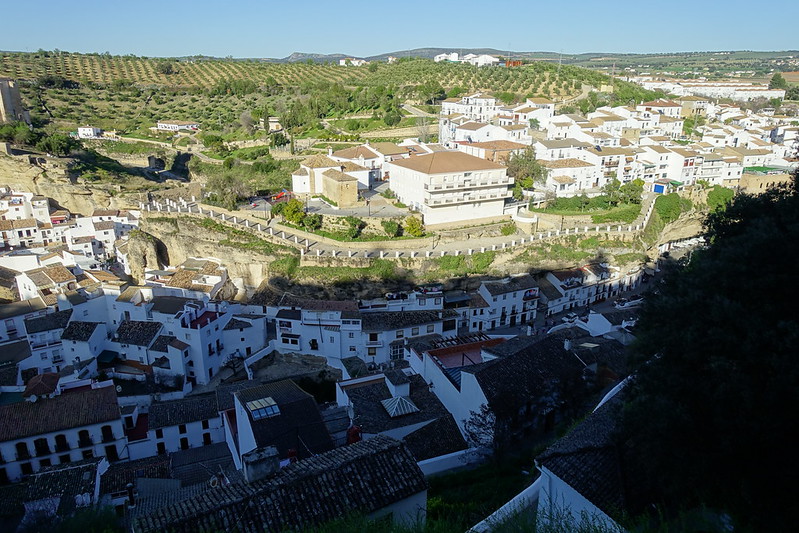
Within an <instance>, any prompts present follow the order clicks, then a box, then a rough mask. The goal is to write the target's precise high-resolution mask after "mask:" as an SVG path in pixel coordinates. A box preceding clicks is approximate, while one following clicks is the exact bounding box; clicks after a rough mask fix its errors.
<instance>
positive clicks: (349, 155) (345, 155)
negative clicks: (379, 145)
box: [333, 145, 378, 159]
mask: <svg viewBox="0 0 799 533" xmlns="http://www.w3.org/2000/svg"><path fill="white" fill-rule="evenodd" d="M333 155H334V156H336V157H340V158H342V159H358V158H360V157H361V156H363V158H364V159H377V157H378V156H377V154H375V153H374V152H373V151H372V150H370V149H369V148H368V147H366V146H363V145H359V146H352V147H350V148H344V149H342V150H337V151H335V152H333Z"/></svg>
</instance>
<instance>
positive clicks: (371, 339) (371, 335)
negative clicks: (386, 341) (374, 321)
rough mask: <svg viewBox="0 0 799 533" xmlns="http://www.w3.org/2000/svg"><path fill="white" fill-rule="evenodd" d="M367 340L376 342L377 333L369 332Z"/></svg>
mask: <svg viewBox="0 0 799 533" xmlns="http://www.w3.org/2000/svg"><path fill="white" fill-rule="evenodd" d="M369 342H377V333H370V334H369Z"/></svg>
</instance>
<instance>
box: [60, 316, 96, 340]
mask: <svg viewBox="0 0 799 533" xmlns="http://www.w3.org/2000/svg"><path fill="white" fill-rule="evenodd" d="M99 325H100V322H82V321H80V320H73V321H72V322H70V323H69V324H67V327H66V328H64V331H63V332H62V333H61V339H62V340H65V341H83V342H85V341H88V340H89V337H91V336H92V334H93V333H94V330H95V329H97V326H99Z"/></svg>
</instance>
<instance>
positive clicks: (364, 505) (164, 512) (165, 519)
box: [134, 436, 427, 533]
mask: <svg viewBox="0 0 799 533" xmlns="http://www.w3.org/2000/svg"><path fill="white" fill-rule="evenodd" d="M426 489H427V482H426V481H425V478H424V475H423V474H422V471H421V470H420V469H419V467H418V466H417V465H416V460H415V459H414V458H413V456H412V455H411V453H410V452H409V451H408V449H407V448H406V447H405V446H404V445H402V444H401V443H400V442H398V441H396V440H394V439H391V438H389V437H384V436H378V437H375V438H372V439H368V440H365V441H362V442H358V443H356V444H352V445H350V446H344V447H342V448H336V449H335V450H331V451H329V452H327V453H323V454H320V455H316V456H314V457H311V458H308V459H305V460H302V461H298V462H296V463H294V464H291V465H289V466H287V467H286V468H284V469H283V470H281V471H280V472H279V473H277V474H276V475H275V476H273V477H271V478H269V479H266V480H263V481H258V482H255V483H251V484H235V485H231V486H228V487H222V488H219V489H216V490H214V491H208V492H205V493H204V494H202V495H200V496H197V497H195V498H191V499H189V500H186V501H184V502H182V503H179V504H177V505H175V506H172V507H167V508H162V509H158V510H156V511H153V512H151V513H149V514H148V515H146V516H142V517H140V518H138V519H137V521H136V523H135V525H134V527H135V529H136V530H137V531H141V532H149V531H172V532H173V533H184V532H185V533H188V532H195V531H199V530H204V531H217V530H219V531H222V530H227V529H230V528H231V527H232V525H233V524H234V523H235V527H236V528H237V529H238V530H240V531H242V532H244V531H247V532H256V531H288V530H302V529H306V528H308V527H309V526H312V525H314V524H320V523H323V522H328V521H330V520H333V519H335V518H338V517H341V516H344V515H347V514H350V513H359V514H369V513H372V512H374V511H377V510H378V509H382V508H384V507H386V506H388V505H391V504H393V503H396V502H398V501H400V500H403V499H406V498H408V497H410V496H413V495H414V494H417V493H419V492H422V491H424V490H426ZM233 517H235V519H234V518H233Z"/></svg>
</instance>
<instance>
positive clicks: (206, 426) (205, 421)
mask: <svg viewBox="0 0 799 533" xmlns="http://www.w3.org/2000/svg"><path fill="white" fill-rule="evenodd" d="M210 425H211V424H210V423H209V422H208V420H203V429H208V428H209V427H210Z"/></svg>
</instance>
